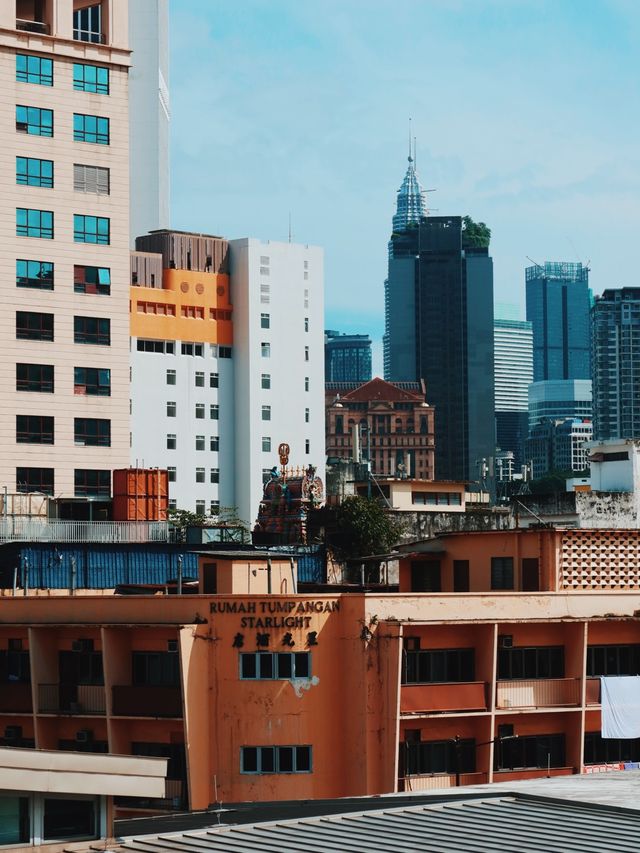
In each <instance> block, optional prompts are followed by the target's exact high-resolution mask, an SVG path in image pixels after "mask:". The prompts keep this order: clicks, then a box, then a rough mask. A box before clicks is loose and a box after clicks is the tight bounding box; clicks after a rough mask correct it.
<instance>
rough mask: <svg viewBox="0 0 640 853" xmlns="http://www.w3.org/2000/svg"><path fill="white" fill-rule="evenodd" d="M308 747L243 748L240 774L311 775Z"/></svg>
mask: <svg viewBox="0 0 640 853" xmlns="http://www.w3.org/2000/svg"><path fill="white" fill-rule="evenodd" d="M311 770H312V764H311V747H310V746H243V747H241V748H240V772H241V773H311Z"/></svg>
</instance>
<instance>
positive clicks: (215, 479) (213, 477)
mask: <svg viewBox="0 0 640 853" xmlns="http://www.w3.org/2000/svg"><path fill="white" fill-rule="evenodd" d="M209 482H210V483H219V482H220V469H219V468H211V470H210V471H209Z"/></svg>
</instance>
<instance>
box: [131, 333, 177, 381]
mask: <svg viewBox="0 0 640 853" xmlns="http://www.w3.org/2000/svg"><path fill="white" fill-rule="evenodd" d="M136 349H137V350H138V352H155V353H161V354H163V355H164V354H166V355H173V354H174V352H175V344H174V342H173V341H150V340H145V339H144V338H138V340H137V341H136ZM167 384H170V383H167ZM174 384H175V383H174Z"/></svg>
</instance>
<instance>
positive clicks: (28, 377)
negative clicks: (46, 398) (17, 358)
mask: <svg viewBox="0 0 640 853" xmlns="http://www.w3.org/2000/svg"><path fill="white" fill-rule="evenodd" d="M16 391H36V392H39V393H41V394H53V391H54V382H53V365H52V364H16Z"/></svg>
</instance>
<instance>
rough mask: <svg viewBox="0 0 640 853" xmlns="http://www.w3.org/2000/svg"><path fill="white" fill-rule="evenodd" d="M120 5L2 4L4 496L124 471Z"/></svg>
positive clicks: (0, 432)
mask: <svg viewBox="0 0 640 853" xmlns="http://www.w3.org/2000/svg"><path fill="white" fill-rule="evenodd" d="M127 16H128V3H127V0H102V2H95V0H93V2H87V0H2V2H1V3H0V302H1V303H2V307H3V310H2V311H1V312H0V351H1V356H2V357H1V358H0V393H1V395H2V397H1V399H2V405H1V406H0V489H3V488H7V489H8V491H9V492H16V491H17V492H27V491H28V492H44V493H46V494H51V495H55V496H56V497H65V498H72V497H77V498H101V497H102V498H107V499H108V498H109V496H110V492H111V488H110V483H111V469H113V468H116V467H125V466H127V465H128V463H129V113H128V71H129V66H130V51H129V49H128V32H127Z"/></svg>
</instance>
